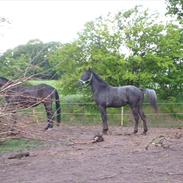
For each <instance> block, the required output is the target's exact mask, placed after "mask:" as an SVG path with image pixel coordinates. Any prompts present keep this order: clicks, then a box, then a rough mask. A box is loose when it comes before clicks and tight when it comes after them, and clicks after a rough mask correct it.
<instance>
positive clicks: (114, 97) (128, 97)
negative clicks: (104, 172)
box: [80, 69, 157, 134]
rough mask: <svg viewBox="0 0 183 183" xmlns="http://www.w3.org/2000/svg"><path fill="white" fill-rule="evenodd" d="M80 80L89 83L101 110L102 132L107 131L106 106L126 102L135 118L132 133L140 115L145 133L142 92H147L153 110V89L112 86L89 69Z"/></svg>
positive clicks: (155, 104) (114, 105) (119, 105)
mask: <svg viewBox="0 0 183 183" xmlns="http://www.w3.org/2000/svg"><path fill="white" fill-rule="evenodd" d="M80 82H81V83H82V84H89V85H91V88H92V91H93V94H94V99H95V102H96V104H97V106H98V107H99V110H100V112H101V117H102V121H103V133H107V131H108V123H107V112H106V108H107V107H121V106H124V105H127V104H128V105H129V106H130V108H131V110H132V113H133V116H134V119H135V127H134V133H137V132H138V123H139V117H141V119H142V121H143V127H144V131H143V134H146V132H147V131H148V128H147V121H146V116H145V114H144V112H143V110H142V104H143V100H144V94H147V96H148V98H149V101H150V104H151V105H152V107H153V108H154V109H155V111H157V96H156V92H155V91H154V90H152V89H139V88H137V87H135V86H132V85H129V86H121V87H113V86H110V85H109V84H107V83H106V82H105V81H104V80H102V79H101V78H100V77H99V76H98V75H97V74H96V73H95V72H93V71H92V70H91V69H88V70H87V71H85V73H84V74H83V75H82V77H81V79H80Z"/></svg>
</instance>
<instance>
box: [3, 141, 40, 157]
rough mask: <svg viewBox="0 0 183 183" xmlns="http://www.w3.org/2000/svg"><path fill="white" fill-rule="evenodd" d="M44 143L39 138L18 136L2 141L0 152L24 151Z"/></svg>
mask: <svg viewBox="0 0 183 183" xmlns="http://www.w3.org/2000/svg"><path fill="white" fill-rule="evenodd" d="M42 144H43V143H42V142H41V141H39V140H33V139H25V138H16V139H9V140H6V141H4V142H1V143H0V154H1V153H5V152H14V151H23V150H28V149H32V148H36V147H38V146H40V145H42Z"/></svg>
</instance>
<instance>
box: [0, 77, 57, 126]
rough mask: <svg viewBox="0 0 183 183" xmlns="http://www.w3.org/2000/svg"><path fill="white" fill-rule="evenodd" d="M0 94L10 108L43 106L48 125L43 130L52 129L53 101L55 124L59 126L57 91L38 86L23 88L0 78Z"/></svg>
mask: <svg viewBox="0 0 183 183" xmlns="http://www.w3.org/2000/svg"><path fill="white" fill-rule="evenodd" d="M0 92H1V93H2V94H3V96H5V100H6V102H7V104H9V105H10V106H11V107H18V108H30V107H35V106H37V105H39V104H43V105H44V107H45V110H46V113H47V118H48V124H47V126H46V128H45V130H47V129H48V128H52V127H53V119H54V116H55V115H54V113H53V110H52V102H53V101H54V99H55V104H56V116H57V124H58V125H59V123H60V121H61V119H60V118H61V107H60V99H59V95H58V92H57V90H56V89H55V88H53V87H52V86H49V85H46V84H39V85H36V86H28V87H25V86H21V85H20V84H18V83H16V82H12V81H10V80H8V79H6V78H3V77H0ZM14 112H16V110H14Z"/></svg>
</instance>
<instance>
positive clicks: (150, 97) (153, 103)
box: [143, 89, 158, 112]
mask: <svg viewBox="0 0 183 183" xmlns="http://www.w3.org/2000/svg"><path fill="white" fill-rule="evenodd" d="M143 92H144V93H145V94H146V95H147V97H148V100H149V102H150V104H151V106H152V107H153V108H154V110H155V112H158V105H157V95H156V92H155V90H153V89H144V90H143Z"/></svg>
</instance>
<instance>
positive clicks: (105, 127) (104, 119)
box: [99, 106, 108, 134]
mask: <svg viewBox="0 0 183 183" xmlns="http://www.w3.org/2000/svg"><path fill="white" fill-rule="evenodd" d="M99 110H100V113H101V117H102V122H103V134H107V131H108V122H107V111H106V107H104V106H99Z"/></svg>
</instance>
